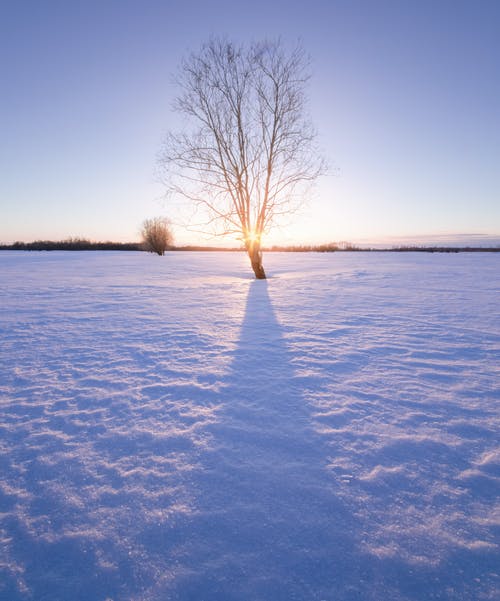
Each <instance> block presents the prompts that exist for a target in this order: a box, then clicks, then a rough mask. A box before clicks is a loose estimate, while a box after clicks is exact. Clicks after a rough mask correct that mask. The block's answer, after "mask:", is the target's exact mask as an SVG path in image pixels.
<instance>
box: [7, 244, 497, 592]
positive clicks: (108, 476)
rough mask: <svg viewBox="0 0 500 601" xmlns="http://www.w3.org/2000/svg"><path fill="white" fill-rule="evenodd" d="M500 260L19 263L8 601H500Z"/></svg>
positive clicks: (117, 258)
mask: <svg viewBox="0 0 500 601" xmlns="http://www.w3.org/2000/svg"><path fill="white" fill-rule="evenodd" d="M499 260H500V257H499V256H498V255H494V254H482V253H480V254H417V253H408V254H397V253H387V254H384V253H372V254H366V253H335V254H286V253H284V254H268V255H267V256H266V257H265V266H266V268H267V270H268V272H269V274H270V275H271V276H272V277H271V278H270V279H269V280H268V281H267V282H265V281H255V280H253V279H252V277H251V274H250V270H249V266H248V264H247V260H246V258H245V256H244V255H243V254H240V253H188V252H184V253H170V254H168V255H167V256H165V257H163V258H160V257H156V256H153V255H148V254H145V253H125V252H122V253H111V252H107V253H99V252H79V253H64V252H51V253H16V252H2V253H0V278H1V287H0V302H1V305H0V307H1V313H0V333H1V350H0V361H1V380H0V395H1V397H0V399H1V400H0V445H1V447H0V448H1V451H0V461H1V472H0V518H1V520H0V573H1V574H2V575H1V585H0V598H1V599H2V601H3V600H9V601H21V600H23V601H24V600H29V599H34V600H37V601H39V600H40V601H41V600H50V601H58V600H61V601H62V600H71V601H77V600H82V601H83V600H85V601H87V600H92V601H94V600H95V601H105V600H107V601H111V600H113V601H119V600H123V601H125V600H127V601H128V600H133V601H136V600H143V601H155V600H193V601H201V600H210V601H212V600H223V601H225V600H235V601H236V600H252V601H255V600H266V601H267V600H278V601H281V600H283V601H284V600H287V601H288V600H293V599H296V600H325V601H326V600H328V601H330V600H331V601H347V600H349V601H350V600H355V599H356V600H363V601H364V600H368V601H370V600H373V601H379V600H384V601H390V600H397V601H402V600H403V601H404V600H415V601H423V600H427V599H439V600H461V599H463V600H474V601H476V600H482V599H491V600H493V599H495V600H496V599H499V598H500V578H499V566H500V553H499V531H500V504H499V490H500V486H499V484H500V440H499V415H500V407H499V400H500V390H499V366H500V361H499V360H500V314H499V311H500V309H499V307H500V305H499V302H498V299H499V292H500V263H499Z"/></svg>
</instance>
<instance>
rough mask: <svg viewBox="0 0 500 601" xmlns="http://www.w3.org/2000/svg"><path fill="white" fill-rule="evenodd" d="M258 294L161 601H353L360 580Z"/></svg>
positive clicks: (275, 331) (349, 520) (272, 321)
mask: <svg viewBox="0 0 500 601" xmlns="http://www.w3.org/2000/svg"><path fill="white" fill-rule="evenodd" d="M268 285H269V284H268V283H267V282H265V281H255V282H253V283H251V284H250V288H249V293H248V299H247V304H246V311H245V317H244V321H243V324H242V327H241V333H240V337H239V341H238V343H237V347H236V349H235V351H234V357H233V361H232V365H231V369H230V371H229V374H228V376H227V386H226V388H225V390H224V392H223V393H222V394H223V397H224V406H225V409H224V410H223V412H222V414H221V415H219V417H220V419H219V421H218V422H217V424H214V425H212V427H211V432H212V434H213V436H214V439H215V442H214V444H215V450H214V451H213V452H211V453H209V454H208V455H207V456H206V458H205V462H204V469H203V470H202V471H201V472H199V475H198V476H197V478H196V480H195V481H194V482H193V485H194V488H195V491H196V497H197V503H196V506H197V514H196V516H194V517H191V518H190V519H189V520H187V521H186V522H185V523H184V525H183V527H182V526H181V527H180V529H179V528H178V529H177V533H176V539H177V541H178V545H177V548H176V555H178V556H181V557H182V558H183V560H182V563H183V567H182V570H180V571H179V572H178V575H177V577H176V578H175V581H174V583H173V589H174V591H175V595H174V596H173V597H172V598H179V599H193V600H194V599H204V600H215V599H217V600H226V599H235V600H236V599H238V600H241V599H273V600H280V599H283V600H284V599H287V600H288V599H327V598H328V599H333V598H336V599H337V598H338V599H354V598H358V596H357V594H358V593H359V590H360V589H359V586H358V585H359V583H360V582H363V581H365V580H366V575H365V574H363V573H362V567H361V566H360V565H358V564H356V562H355V561H354V559H353V558H355V557H356V553H355V552H354V547H355V541H354V538H353V537H354V533H353V525H354V519H353V516H352V515H351V513H350V512H349V510H348V509H347V508H346V507H345V506H344V505H343V504H342V503H341V502H340V501H339V500H338V498H337V497H336V494H335V488H334V483H333V482H332V481H331V480H329V477H328V475H327V473H326V471H325V453H326V450H325V448H324V447H323V445H322V442H321V440H320V438H319V437H318V435H317V434H315V433H314V431H313V430H312V429H311V427H310V415H309V412H308V410H307V407H306V404H305V402H304V400H303V397H302V395H301V390H300V387H299V385H298V384H297V383H296V382H298V380H296V379H295V377H294V370H293V366H292V363H291V356H290V353H289V351H288V350H287V347H286V344H285V340H284V338H283V335H282V330H281V327H280V325H279V323H278V321H277V319H276V316H275V314H274V310H273V307H272V305H271V302H270V299H269V294H268ZM179 526H180V525H179ZM182 530H184V532H181V531H182ZM179 539H180V540H179ZM180 541H182V542H180ZM180 574H182V575H181V576H180ZM353 583H356V586H355V587H354V588H352V584H353ZM171 592H172V593H173V591H172V590H171Z"/></svg>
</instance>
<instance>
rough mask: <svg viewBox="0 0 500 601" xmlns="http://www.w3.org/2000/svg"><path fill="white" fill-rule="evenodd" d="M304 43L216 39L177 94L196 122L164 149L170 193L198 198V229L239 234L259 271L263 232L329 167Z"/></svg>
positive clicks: (180, 107) (182, 77)
mask: <svg viewBox="0 0 500 601" xmlns="http://www.w3.org/2000/svg"><path fill="white" fill-rule="evenodd" d="M308 80H309V74H308V71H307V61H306V59H305V56H304V52H303V50H302V48H301V47H299V46H297V47H296V48H295V49H294V50H292V51H291V52H289V53H287V52H286V51H285V49H284V47H283V45H282V43H281V42H279V41H275V42H267V41H266V42H258V43H254V44H252V45H250V46H249V47H244V46H238V45H236V44H234V43H233V42H230V41H227V40H221V39H212V40H210V41H209V42H208V43H207V44H205V45H204V46H202V48H201V50H200V51H199V52H198V53H197V54H191V55H190V56H189V57H188V58H186V59H185V60H184V61H183V63H182V65H181V68H180V73H179V76H178V79H177V84H178V86H179V88H180V93H179V96H178V97H177V99H176V102H175V108H176V110H177V111H178V112H180V113H182V114H184V115H186V116H187V117H188V121H189V123H190V129H188V130H186V131H183V132H181V133H173V132H172V133H170V134H169V135H168V137H167V139H166V141H165V147H164V149H163V153H162V157H161V160H160V162H161V166H162V167H163V168H164V175H165V181H166V183H167V189H168V192H170V193H171V194H175V195H177V196H182V197H184V198H185V199H187V200H188V201H189V202H190V203H192V204H193V205H194V207H195V208H196V211H197V213H198V215H199V217H200V224H197V227H198V228H199V229H203V230H204V231H208V232H209V233H212V234H214V235H237V236H238V237H239V238H240V239H241V240H242V242H243V243H244V245H245V249H246V251H247V253H248V256H249V258H250V262H251V265H252V269H253V271H254V273H255V277H256V278H258V279H264V278H265V277H266V274H265V271H264V267H263V265H262V251H261V240H262V236H263V235H264V234H265V233H267V232H268V231H269V230H270V228H271V227H272V226H273V225H275V224H276V223H277V222H278V221H279V219H280V218H282V217H283V216H284V215H288V214H290V213H291V212H293V211H294V210H296V208H297V207H298V205H299V204H300V203H301V201H302V200H303V198H304V191H305V186H306V187H307V184H310V183H311V182H313V181H314V180H315V179H316V178H317V177H318V176H319V175H320V174H321V173H322V172H323V171H324V162H323V160H322V159H321V157H320V156H319V155H318V153H317V151H316V147H315V137H316V136H315V131H314V129H313V128H312V126H311V124H310V122H309V120H308V118H307V115H306V112H305V105H306V99H305V94H304V89H305V86H306V84H307V82H308Z"/></svg>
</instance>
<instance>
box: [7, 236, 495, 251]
mask: <svg viewBox="0 0 500 601" xmlns="http://www.w3.org/2000/svg"><path fill="white" fill-rule="evenodd" d="M0 250H127V251H131V250H133V251H144V250H145V249H144V247H143V244H142V243H141V242H93V241H91V240H87V239H85V238H68V239H67V240H59V241H53V240H35V241H34V242H14V243H13V244H0ZM169 250H172V251H203V252H206V251H211V252H231V251H232V252H234V251H242V250H244V249H243V248H241V247H239V248H235V247H233V248H227V247H223V246H196V245H188V246H172V247H170V248H169ZM263 250H264V251H265V252H346V251H347V252H427V253H459V252H500V246H496V247H491V246H490V247H482V246H397V247H392V248H373V247H371V248H370V247H359V246H356V245H354V244H351V243H350V242H331V243H329V244H319V245H312V244H310V245H300V246H293V245H292V246H271V247H269V248H264V249H263Z"/></svg>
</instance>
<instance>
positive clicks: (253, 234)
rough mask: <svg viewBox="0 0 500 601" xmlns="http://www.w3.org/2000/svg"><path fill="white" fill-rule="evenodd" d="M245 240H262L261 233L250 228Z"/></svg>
mask: <svg viewBox="0 0 500 601" xmlns="http://www.w3.org/2000/svg"><path fill="white" fill-rule="evenodd" d="M245 240H246V241H247V242H251V243H253V242H259V241H260V235H259V234H258V233H257V232H256V231H255V230H250V231H248V232H246V233H245Z"/></svg>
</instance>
